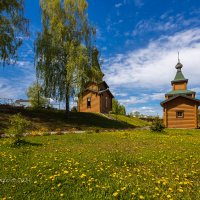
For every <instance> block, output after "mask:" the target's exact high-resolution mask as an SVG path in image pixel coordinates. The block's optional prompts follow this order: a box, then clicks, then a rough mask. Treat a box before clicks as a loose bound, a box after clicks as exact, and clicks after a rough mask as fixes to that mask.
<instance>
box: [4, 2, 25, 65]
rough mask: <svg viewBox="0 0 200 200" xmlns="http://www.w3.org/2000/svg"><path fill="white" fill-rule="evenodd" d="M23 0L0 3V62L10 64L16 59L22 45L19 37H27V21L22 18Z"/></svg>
mask: <svg viewBox="0 0 200 200" xmlns="http://www.w3.org/2000/svg"><path fill="white" fill-rule="evenodd" d="M23 10H24V0H1V1H0V62H1V61H2V62H3V63H4V64H5V63H8V64H9V63H10V62H13V61H14V60H16V58H17V55H16V54H17V49H18V47H19V46H21V44H22V39H21V37H19V36H24V35H25V36H27V35H28V31H27V27H28V20H27V19H25V18H24V17H23Z"/></svg>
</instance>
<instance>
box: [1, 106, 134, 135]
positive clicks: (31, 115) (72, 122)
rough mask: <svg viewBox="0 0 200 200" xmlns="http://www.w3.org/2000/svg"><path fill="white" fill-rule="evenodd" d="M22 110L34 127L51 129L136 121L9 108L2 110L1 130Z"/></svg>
mask: <svg viewBox="0 0 200 200" xmlns="http://www.w3.org/2000/svg"><path fill="white" fill-rule="evenodd" d="M18 112H20V113H21V114H22V115H23V116H24V117H25V118H26V119H28V120H30V121H31V122H32V124H33V129H41V128H45V129H48V130H49V131H54V130H56V129H60V130H71V129H76V130H86V129H87V130H88V129H93V130H94V129H127V128H135V127H136V126H137V125H135V124H134V123H129V122H128V121H127V122H124V121H123V122H121V121H118V120H112V119H108V118H106V117H104V116H101V115H99V114H95V113H70V114H69V116H68V117H67V116H66V114H65V112H64V111H54V110H30V109H9V110H4V111H1V110H0V132H1V133H3V130H4V129H5V128H6V127H7V126H8V122H9V117H10V116H11V115H13V114H16V113H18Z"/></svg>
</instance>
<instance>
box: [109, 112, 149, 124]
mask: <svg viewBox="0 0 200 200" xmlns="http://www.w3.org/2000/svg"><path fill="white" fill-rule="evenodd" d="M111 116H112V117H113V118H114V119H116V120H119V121H122V122H125V123H127V124H131V125H133V126H136V127H143V126H149V125H150V123H149V122H146V121H144V120H141V119H139V118H137V117H128V116H124V115H116V114H111Z"/></svg>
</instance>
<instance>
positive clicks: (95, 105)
mask: <svg viewBox="0 0 200 200" xmlns="http://www.w3.org/2000/svg"><path fill="white" fill-rule="evenodd" d="M88 98H91V107H88V106H87V101H88ZM78 107H79V109H78V110H79V112H100V96H99V95H98V94H97V93H92V92H85V93H84V95H83V97H80V98H79V105H78Z"/></svg>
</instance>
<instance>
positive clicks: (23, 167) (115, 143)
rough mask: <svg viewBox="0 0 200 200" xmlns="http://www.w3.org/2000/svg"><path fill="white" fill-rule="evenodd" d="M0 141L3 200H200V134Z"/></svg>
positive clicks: (0, 193) (139, 133) (117, 134)
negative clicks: (19, 143)
mask: <svg viewBox="0 0 200 200" xmlns="http://www.w3.org/2000/svg"><path fill="white" fill-rule="evenodd" d="M26 141H27V143H25V144H24V146H21V147H17V148H16V147H15V146H12V145H11V143H12V140H11V139H9V138H5V139H0V165H1V170H0V184H1V189H0V199H16V200H18V199H19V200H21V199H51V200H54V199H69V200H70V199H76V200H79V199H81V200H93V199H94V200H98V199H99V200H100V199H124V200H128V199H141V200H142V199H155V200H159V199H174V200H175V199H200V191H199V188H200V180H199V176H200V156H199V152H200V130H166V132H165V134H155V133H152V132H150V131H147V130H143V131H142V130H134V131H125V132H109V133H108V132H107V133H93V134H88V133H84V134H67V135H52V136H41V137H27V138H26Z"/></svg>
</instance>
